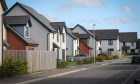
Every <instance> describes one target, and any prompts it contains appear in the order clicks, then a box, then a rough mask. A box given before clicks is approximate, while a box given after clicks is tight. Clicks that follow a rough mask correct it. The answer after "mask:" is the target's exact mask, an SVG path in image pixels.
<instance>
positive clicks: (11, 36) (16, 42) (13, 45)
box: [7, 29, 27, 50]
mask: <svg viewBox="0 0 140 84" xmlns="http://www.w3.org/2000/svg"><path fill="white" fill-rule="evenodd" d="M7 41H8V43H9V45H10V46H9V47H8V50H26V45H27V44H26V43H25V42H24V41H23V40H22V39H21V38H20V37H19V36H17V35H16V34H15V33H14V32H12V31H11V30H10V29H7Z"/></svg>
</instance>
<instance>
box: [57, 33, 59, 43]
mask: <svg viewBox="0 0 140 84" xmlns="http://www.w3.org/2000/svg"><path fill="white" fill-rule="evenodd" d="M57 42H59V33H57Z"/></svg>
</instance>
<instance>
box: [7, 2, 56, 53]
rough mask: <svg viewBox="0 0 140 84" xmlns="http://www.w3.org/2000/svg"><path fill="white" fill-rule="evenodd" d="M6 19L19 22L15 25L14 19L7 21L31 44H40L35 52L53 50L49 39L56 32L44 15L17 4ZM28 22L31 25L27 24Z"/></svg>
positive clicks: (8, 12)
mask: <svg viewBox="0 0 140 84" xmlns="http://www.w3.org/2000/svg"><path fill="white" fill-rule="evenodd" d="M5 17H6V18H16V19H17V20H18V21H17V22H16V23H15V22H14V21H13V20H12V19H7V23H8V24H9V25H10V26H11V28H12V29H14V31H16V32H17V33H18V34H20V35H21V36H22V37H24V38H25V39H28V41H29V42H33V43H36V44H38V46H37V47H35V48H34V50H51V49H50V47H49V46H50V45H49V43H50V42H49V40H48V38H50V33H52V32H55V31H56V30H55V29H54V28H52V27H51V26H50V25H49V20H48V19H46V18H45V17H44V16H43V15H41V14H39V13H38V12H36V11H35V10H34V9H33V8H31V7H29V6H26V5H24V4H21V3H19V2H17V3H15V4H14V5H13V6H12V7H11V8H10V9H9V10H8V11H7V12H6V14H5ZM15 21H16V20H15ZM27 22H28V23H29V24H26V23H27ZM25 24H26V25H25Z"/></svg>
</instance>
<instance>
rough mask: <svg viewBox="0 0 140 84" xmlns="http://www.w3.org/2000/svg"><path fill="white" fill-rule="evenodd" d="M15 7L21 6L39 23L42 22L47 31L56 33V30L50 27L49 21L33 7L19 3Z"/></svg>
mask: <svg viewBox="0 0 140 84" xmlns="http://www.w3.org/2000/svg"><path fill="white" fill-rule="evenodd" d="M15 5H19V6H20V7H21V8H23V9H24V10H25V11H26V12H28V13H29V14H30V15H32V16H33V17H34V18H35V19H36V20H37V21H38V22H40V23H41V24H42V25H43V26H44V27H45V28H46V29H48V30H50V31H55V29H54V28H53V27H51V26H50V25H49V20H48V19H47V18H46V17H44V16H43V15H42V14H40V13H38V12H37V11H36V10H34V9H33V8H32V7H30V6H27V5H24V4H22V3H19V2H16V4H15Z"/></svg>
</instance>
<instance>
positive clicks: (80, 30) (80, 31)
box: [72, 26, 95, 56]
mask: <svg viewBox="0 0 140 84" xmlns="http://www.w3.org/2000/svg"><path fill="white" fill-rule="evenodd" d="M72 32H76V33H79V34H88V33H87V32H85V31H84V30H83V29H82V28H81V27H79V26H77V27H76V28H74V29H73V30H72ZM94 40H95V39H94ZM88 46H90V47H91V48H93V49H95V46H94V42H93V37H91V36H90V39H89V43H88ZM93 49H92V50H91V56H94V50H93Z"/></svg>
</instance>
